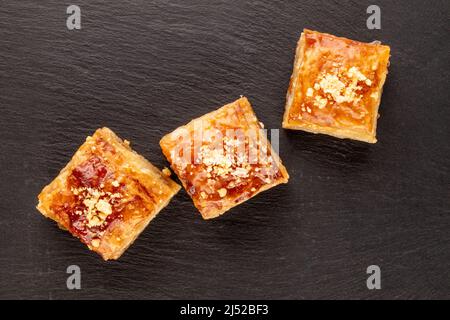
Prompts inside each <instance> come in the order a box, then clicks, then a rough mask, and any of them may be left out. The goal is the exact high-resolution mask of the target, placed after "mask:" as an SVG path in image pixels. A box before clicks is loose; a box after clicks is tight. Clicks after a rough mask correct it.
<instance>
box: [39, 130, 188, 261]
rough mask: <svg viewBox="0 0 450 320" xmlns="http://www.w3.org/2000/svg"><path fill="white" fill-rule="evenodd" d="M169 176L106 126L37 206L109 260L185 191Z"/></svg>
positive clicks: (66, 168)
mask: <svg viewBox="0 0 450 320" xmlns="http://www.w3.org/2000/svg"><path fill="white" fill-rule="evenodd" d="M163 172H164V173H163ZM163 172H161V171H159V170H158V169H157V168H156V167H154V166H153V165H152V164H151V163H150V162H148V161H147V160H146V159H144V158H143V157H142V156H140V155H138V154H137V153H135V152H134V151H133V150H132V149H131V148H130V146H129V142H127V141H125V142H124V141H122V140H121V139H120V138H118V137H117V136H116V135H115V134H114V133H113V132H112V131H111V130H109V129H108V128H102V129H99V130H97V131H96V132H95V134H94V135H93V136H92V137H88V138H87V139H86V142H85V143H84V144H83V145H82V146H81V147H80V148H79V149H78V151H77V152H76V153H75V155H74V156H73V158H72V160H71V161H70V162H69V163H68V164H67V166H66V167H65V168H64V169H63V170H62V171H61V172H60V173H59V175H58V176H57V177H56V178H55V180H53V182H51V183H50V184H49V185H48V186H46V187H45V188H44V189H43V190H42V192H41V193H40V194H39V204H38V206H37V208H38V209H39V211H40V212H41V213H42V214H43V215H44V216H46V217H48V218H50V219H53V220H55V221H56V222H57V223H58V225H59V226H60V227H61V228H63V229H66V230H68V231H69V232H70V233H71V234H72V235H74V236H75V237H78V238H79V239H80V240H81V242H83V243H85V244H86V245H87V246H88V247H89V248H90V249H91V250H93V251H95V252H97V253H99V254H100V255H101V256H102V257H103V258H104V259H105V260H108V259H118V258H119V257H120V256H121V255H122V253H123V252H124V251H125V250H126V249H127V248H128V247H129V246H130V245H131V244H132V243H133V241H134V240H135V239H136V238H137V236H138V235H139V234H140V233H141V232H142V231H143V230H144V229H145V227H146V226H147V225H148V223H149V222H150V220H152V219H153V218H154V217H155V216H156V215H157V214H158V212H159V211H160V210H161V209H162V208H164V207H165V206H166V205H167V204H168V203H169V201H170V199H171V198H172V197H173V196H174V195H175V194H176V193H177V192H178V191H179V189H180V186H179V185H178V184H176V183H175V182H173V181H172V180H171V179H170V178H169V177H168V176H169V175H170V171H169V170H168V169H166V170H163Z"/></svg>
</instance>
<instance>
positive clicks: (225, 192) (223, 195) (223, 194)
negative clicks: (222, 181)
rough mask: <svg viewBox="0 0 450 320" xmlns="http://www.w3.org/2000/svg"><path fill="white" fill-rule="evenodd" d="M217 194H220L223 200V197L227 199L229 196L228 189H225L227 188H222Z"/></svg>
mask: <svg viewBox="0 0 450 320" xmlns="http://www.w3.org/2000/svg"><path fill="white" fill-rule="evenodd" d="M217 192H218V193H219V196H220V197H221V198H223V197H225V196H226V195H227V189H225V188H221V189H219V190H218V191H217Z"/></svg>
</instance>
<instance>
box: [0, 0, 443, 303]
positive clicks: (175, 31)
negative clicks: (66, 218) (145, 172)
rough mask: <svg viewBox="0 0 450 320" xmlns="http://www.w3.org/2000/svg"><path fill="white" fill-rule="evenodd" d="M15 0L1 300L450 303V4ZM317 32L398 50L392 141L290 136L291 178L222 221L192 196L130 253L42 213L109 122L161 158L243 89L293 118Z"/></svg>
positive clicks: (387, 116) (7, 15)
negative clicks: (373, 274)
mask: <svg viewBox="0 0 450 320" xmlns="http://www.w3.org/2000/svg"><path fill="white" fill-rule="evenodd" d="M0 4H1V5H0V139H1V144H0V177H1V182H0V185H1V189H0V199H1V200H0V214H1V219H0V270H1V271H0V298H42V299H58V298H86V299H93V298H119V299H127V298H155V299H161V298H223V299H228V298H276V299H278V298H293V299H303V298H308V299H309V298H450V277H449V271H450V232H449V230H450V203H449V192H450V184H449V170H450V164H449V155H450V146H449V144H448V142H449V138H450V126H449V123H450V111H449V109H448V100H449V99H448V98H449V90H448V83H449V76H448V70H449V52H450V50H449V49H450V48H449V40H450V39H449V25H448V21H449V20H448V18H449V2H448V1H445V0H443V1H408V2H406V1H381V0H379V1H376V4H378V5H380V6H381V9H382V30H377V31H371V30H368V29H367V28H366V18H367V16H368V15H367V14H366V8H367V7H368V5H369V4H373V1H354V0H351V1H317V0H315V1H269V0H260V1H256V0H254V1H206V0H204V1H192V0H191V1H186V0H179V1H135V0H134V1H132V0H122V1H108V2H107V1H87V0H80V1H73V2H67V1H57V0H53V1H12V0H11V1H1V2H0ZM69 4H78V5H79V6H80V7H81V10H82V30H80V31H68V30H67V28H66V25H65V19H66V13H65V11H66V7H67V6H68V5H69ZM304 27H307V28H311V29H317V30H319V31H323V32H329V33H333V34H337V35H342V36H346V37H349V38H354V39H357V40H362V41H372V40H375V39H377V40H382V41H383V42H385V43H387V44H389V45H391V47H392V59H391V68H390V74H389V76H388V81H387V83H386V86H385V91H384V96H383V101H382V106H381V118H380V120H379V129H378V138H379V143H378V144H376V145H367V144H363V143H358V142H352V141H345V140H338V139H334V138H331V137H326V136H315V135H311V134H307V133H303V132H294V131H286V130H280V140H281V141H280V155H281V158H282V159H283V160H284V163H285V164H286V167H287V168H288V170H289V172H290V174H291V180H290V183H289V184H288V185H284V186H281V187H277V188H275V189H273V190H271V191H269V192H266V193H264V194H261V195H260V196H258V197H256V198H254V199H253V200H251V201H248V202H247V203H245V204H243V205H241V206H239V207H238V208H236V209H234V210H232V211H231V212H230V213H229V214H227V215H226V216H223V217H221V218H220V219H217V220H214V221H203V220H202V219H201V218H200V215H199V214H198V212H196V210H195V209H194V206H193V205H192V203H191V201H190V199H189V198H188V196H187V195H186V193H185V192H184V191H181V192H180V193H179V194H178V196H176V197H175V199H174V200H173V201H172V202H171V204H170V205H169V206H168V207H167V208H166V209H165V210H164V211H163V212H162V213H161V214H160V215H159V216H158V217H157V218H156V219H155V220H154V221H153V222H152V223H151V225H150V226H149V227H148V228H147V229H146V230H145V232H144V233H143V234H142V235H141V236H140V237H139V238H138V240H137V241H136V242H135V244H134V245H133V246H132V247H131V248H130V249H129V250H128V251H127V252H126V254H125V255H124V256H123V257H122V258H121V259H120V260H119V261H117V262H109V263H105V262H103V261H102V260H101V259H100V258H99V257H98V256H96V255H95V254H93V253H91V252H89V251H88V250H86V249H85V248H84V246H83V245H82V244H80V243H79V242H78V240H76V239H74V238H72V237H71V236H70V235H69V234H67V233H65V232H62V231H60V230H59V229H58V228H57V227H56V225H55V224H54V223H52V222H51V221H49V220H46V219H44V218H43V217H42V216H41V215H40V214H39V213H38V212H37V211H36V210H35V208H34V207H35V205H36V195H37V194H38V193H39V191H40V190H41V188H42V187H43V186H44V185H45V184H47V183H48V182H49V181H50V180H51V179H53V178H54V176H55V175H56V174H57V173H58V171H59V170H60V169H61V168H62V167H63V166H64V165H65V164H66V163H67V161H68V160H69V159H70V158H71V156H72V154H73V153H74V151H75V150H76V149H77V147H78V146H79V145H80V144H81V143H82V142H83V141H84V139H85V137H86V136H87V135H89V134H91V133H92V132H93V131H94V130H95V129H96V128H98V127H100V126H108V127H110V128H112V129H113V130H114V131H116V132H117V134H119V135H120V136H121V137H123V138H126V139H129V140H131V141H132V143H133V146H134V148H135V149H136V150H137V151H138V152H139V153H141V154H143V155H144V156H145V157H147V158H148V159H150V160H151V161H152V162H153V163H154V164H156V165H157V166H159V167H162V166H165V165H167V164H166V161H165V159H164V157H163V155H162V153H161V152H160V149H159V146H158V141H159V139H160V137H161V136H162V135H164V134H165V133H167V132H170V131H171V130H173V129H174V128H176V127H177V126H179V125H181V124H184V123H186V122H187V121H188V120H190V119H192V118H193V117H197V116H200V115H202V114H204V113H206V112H208V111H211V110H213V109H214V108H216V107H218V106H220V105H223V104H225V103H227V102H230V101H232V100H234V99H236V98H237V97H238V96H239V95H241V94H243V95H246V96H247V97H248V98H249V99H250V101H251V102H252V103H253V106H254V109H255V111H256V113H257V115H258V117H259V119H260V120H261V121H262V122H264V123H265V125H266V127H268V128H279V127H280V126H281V118H282V114H283V107H284V102H285V93H286V89H287V86H288V81H289V76H290V73H291V69H292V61H293V58H294V49H295V45H296V42H297V39H298V37H299V35H300V33H301V30H302V29H303V28H304ZM71 264H77V265H79V266H80V267H81V270H82V290H80V291H69V290H67V289H66V285H65V281H66V277H67V274H66V273H65V270H66V268H67V266H68V265H71ZM371 264H376V265H379V266H380V267H381V270H382V290H380V291H369V290H367V288H366V277H367V275H366V273H365V271H366V268H367V266H369V265H371Z"/></svg>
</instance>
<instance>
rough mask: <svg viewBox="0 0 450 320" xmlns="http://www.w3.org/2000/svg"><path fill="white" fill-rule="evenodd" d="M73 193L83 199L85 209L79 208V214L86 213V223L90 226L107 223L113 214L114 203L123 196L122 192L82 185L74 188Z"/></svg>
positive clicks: (77, 212)
mask: <svg viewBox="0 0 450 320" xmlns="http://www.w3.org/2000/svg"><path fill="white" fill-rule="evenodd" d="M71 191H72V193H73V194H74V195H75V196H78V197H80V198H81V199H83V202H82V203H83V205H84V206H85V208H84V209H83V210H77V211H76V212H75V213H76V214H77V215H84V216H85V217H86V220H87V222H86V225H87V227H89V228H92V227H99V226H102V225H104V224H105V222H106V219H107V218H108V216H109V215H110V214H112V212H113V209H112V205H113V204H114V203H115V201H116V199H119V198H121V197H122V195H121V194H120V193H111V192H107V191H103V190H101V189H96V188H90V187H80V188H72V189H71Z"/></svg>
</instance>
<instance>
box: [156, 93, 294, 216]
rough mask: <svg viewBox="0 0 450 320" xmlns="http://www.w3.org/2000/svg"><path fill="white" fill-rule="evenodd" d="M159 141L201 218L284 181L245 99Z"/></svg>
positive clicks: (282, 169)
mask: <svg viewBox="0 0 450 320" xmlns="http://www.w3.org/2000/svg"><path fill="white" fill-rule="evenodd" d="M160 145H161V148H162V151H163V153H164V155H165V156H166V157H167V159H168V161H169V162H170V164H171V167H172V169H173V170H174V172H175V173H176V174H177V176H178V177H179V179H180V181H181V182H182V184H183V186H184V188H185V189H186V191H187V193H188V194H189V195H190V196H191V198H192V200H193V202H194V205H195V206H196V207H197V209H198V210H199V211H200V213H201V214H202V216H203V218H204V219H211V218H215V217H217V216H219V215H222V214H223V213H225V212H226V211H227V210H229V209H231V208H233V207H234V206H237V205H238V204H240V203H242V202H244V201H246V200H248V199H250V198H251V197H253V196H255V195H257V194H258V193H260V192H262V191H264V190H267V189H269V188H272V187H274V186H276V185H278V184H280V183H287V181H288V179H289V175H288V173H287V171H286V168H285V167H284V166H283V165H282V163H281V160H280V159H279V157H278V155H277V154H276V152H275V151H274V149H273V148H272V146H271V144H270V142H269V141H268V140H267V132H266V131H265V130H264V129H263V126H262V123H260V122H259V121H258V119H257V118H256V116H255V113H254V112H253V109H252V107H251V105H250V103H249V101H248V100H247V99H246V98H240V99H238V100H236V101H235V102H233V103H230V104H228V105H225V106H223V107H221V108H219V109H217V110H216V111H213V112H211V113H208V114H206V115H204V116H202V117H200V118H197V119H194V120H192V121H191V122H190V123H188V124H187V125H185V126H182V127H179V128H178V129H176V130H175V131H173V132H172V133H169V134H167V135H166V136H164V137H163V138H162V139H161V141H160Z"/></svg>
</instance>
